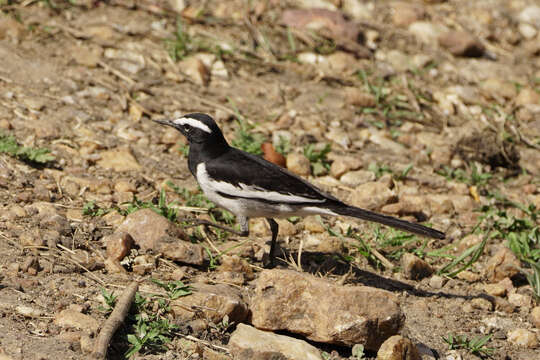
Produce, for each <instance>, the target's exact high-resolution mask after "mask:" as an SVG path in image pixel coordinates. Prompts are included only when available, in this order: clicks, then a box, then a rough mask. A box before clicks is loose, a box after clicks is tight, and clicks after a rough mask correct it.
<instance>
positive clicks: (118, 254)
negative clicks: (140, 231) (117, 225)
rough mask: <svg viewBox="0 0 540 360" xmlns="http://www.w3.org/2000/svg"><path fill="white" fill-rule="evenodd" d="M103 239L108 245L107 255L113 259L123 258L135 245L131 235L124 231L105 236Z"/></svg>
mask: <svg viewBox="0 0 540 360" xmlns="http://www.w3.org/2000/svg"><path fill="white" fill-rule="evenodd" d="M101 241H102V243H105V245H106V246H107V257H108V258H110V259H113V260H122V259H123V258H124V257H125V256H126V255H127V254H128V253H129V251H130V250H131V247H132V246H133V245H134V241H133V238H132V237H131V235H129V234H128V233H126V232H123V231H117V232H115V233H113V234H111V235H108V236H105V237H103V239H102V240H101Z"/></svg>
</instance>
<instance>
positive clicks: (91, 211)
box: [83, 200, 111, 217]
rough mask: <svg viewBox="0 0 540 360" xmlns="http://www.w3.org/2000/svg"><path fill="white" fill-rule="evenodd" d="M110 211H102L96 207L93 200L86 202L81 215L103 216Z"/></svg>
mask: <svg viewBox="0 0 540 360" xmlns="http://www.w3.org/2000/svg"><path fill="white" fill-rule="evenodd" d="M109 211H111V209H103V208H100V207H99V206H97V205H96V202H95V201H94V200H92V201H88V202H86V203H85V204H84V205H83V215H87V216H92V217H96V216H103V215H105V214H107V213H108V212H109Z"/></svg>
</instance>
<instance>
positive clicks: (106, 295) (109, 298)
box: [99, 288, 118, 314]
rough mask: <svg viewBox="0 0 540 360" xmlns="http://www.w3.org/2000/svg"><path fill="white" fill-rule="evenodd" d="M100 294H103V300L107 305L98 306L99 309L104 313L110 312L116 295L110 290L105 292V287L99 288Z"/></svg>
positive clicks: (114, 303)
mask: <svg viewBox="0 0 540 360" xmlns="http://www.w3.org/2000/svg"><path fill="white" fill-rule="evenodd" d="M101 296H103V300H105V304H106V305H107V307H103V306H100V307H99V310H101V311H103V312H105V313H106V314H110V313H111V312H112V311H113V309H114V306H115V305H116V300H117V298H118V297H117V296H116V295H114V294H113V293H112V292H107V290H105V288H101Z"/></svg>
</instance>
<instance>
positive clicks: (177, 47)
mask: <svg viewBox="0 0 540 360" xmlns="http://www.w3.org/2000/svg"><path fill="white" fill-rule="evenodd" d="M165 47H166V48H167V52H168V53H169V56H170V57H171V59H172V60H173V61H178V60H182V59H183V58H184V57H186V56H187V55H188V54H189V53H190V52H192V51H193V45H192V43H191V37H190V36H189V34H188V33H187V32H185V31H184V24H183V23H182V21H181V20H180V19H178V20H177V21H176V31H175V32H174V39H166V40H165Z"/></svg>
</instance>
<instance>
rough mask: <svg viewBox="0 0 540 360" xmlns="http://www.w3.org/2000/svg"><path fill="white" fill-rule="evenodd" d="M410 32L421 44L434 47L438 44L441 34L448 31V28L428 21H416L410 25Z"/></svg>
mask: <svg viewBox="0 0 540 360" xmlns="http://www.w3.org/2000/svg"><path fill="white" fill-rule="evenodd" d="M408 30H409V32H410V33H412V34H413V35H414V36H415V37H416V38H417V39H418V40H419V41H420V42H423V43H425V44H430V45H434V44H436V43H437V39H438V38H439V36H440V34H442V33H443V32H444V31H446V27H444V26H443V25H440V24H434V23H431V22H428V21H415V22H413V23H412V24H410V25H409V27H408Z"/></svg>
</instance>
